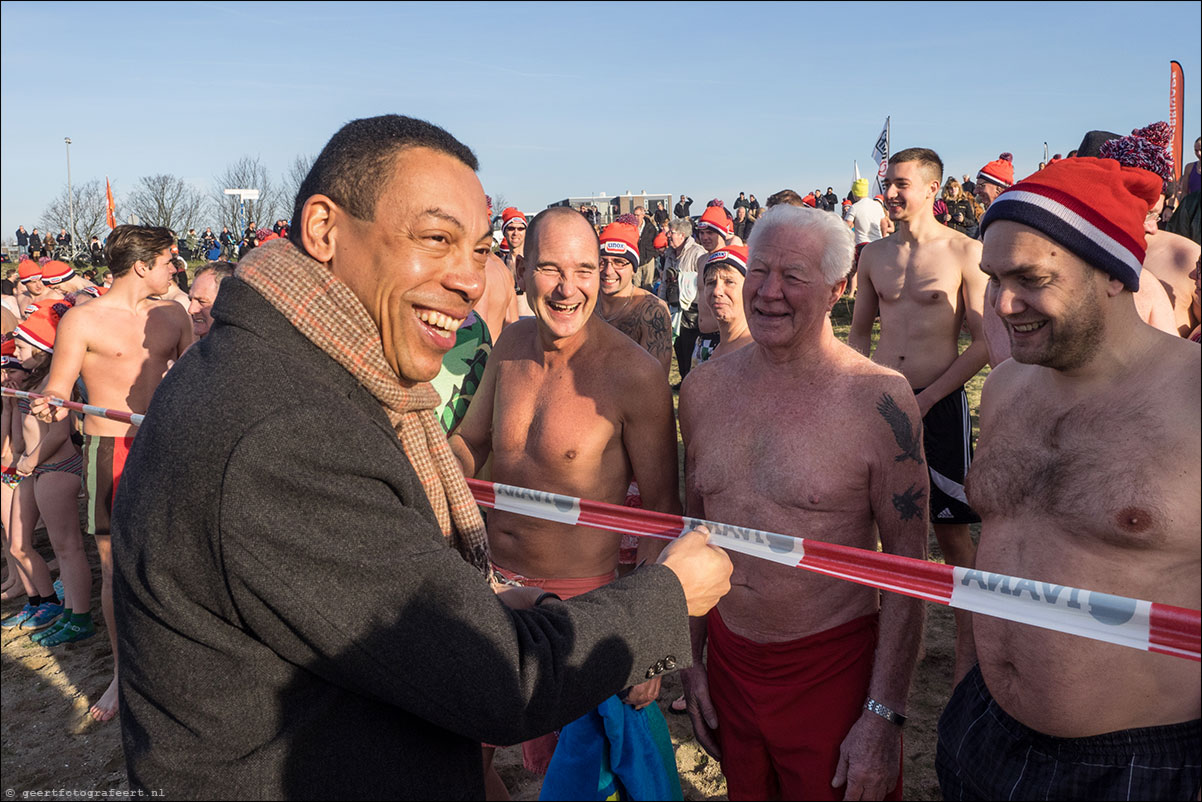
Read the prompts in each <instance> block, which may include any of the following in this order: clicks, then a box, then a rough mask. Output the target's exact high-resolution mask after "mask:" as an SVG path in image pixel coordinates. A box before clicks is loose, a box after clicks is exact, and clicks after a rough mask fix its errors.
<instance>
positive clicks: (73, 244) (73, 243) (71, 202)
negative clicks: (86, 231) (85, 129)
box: [63, 136, 79, 252]
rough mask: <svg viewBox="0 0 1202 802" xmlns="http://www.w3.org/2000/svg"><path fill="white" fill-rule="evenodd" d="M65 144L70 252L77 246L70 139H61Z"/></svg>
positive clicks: (66, 137)
mask: <svg viewBox="0 0 1202 802" xmlns="http://www.w3.org/2000/svg"><path fill="white" fill-rule="evenodd" d="M63 141H64V142H66V143H67V208H68V209H70V210H71V251H72V252H74V251H75V248H76V246H78V245H79V243H77V242H76V241H75V195H74V193H72V192H71V137H69V136H65V137H63Z"/></svg>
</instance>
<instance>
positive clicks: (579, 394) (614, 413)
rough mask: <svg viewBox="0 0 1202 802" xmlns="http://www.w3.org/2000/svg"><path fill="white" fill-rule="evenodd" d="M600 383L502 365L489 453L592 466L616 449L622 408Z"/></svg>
mask: <svg viewBox="0 0 1202 802" xmlns="http://www.w3.org/2000/svg"><path fill="white" fill-rule="evenodd" d="M610 395H611V394H610V393H609V392H607V391H606V390H605V387H604V382H602V381H598V380H595V379H593V378H591V377H588V376H581V375H580V374H579V373H578V372H572V371H567V370H562V371H552V372H545V371H543V370H542V369H541V367H531V366H530V363H527V362H521V361H514V362H510V363H506V364H504V365H502V367H501V368H500V370H499V371H498V374H497V389H496V399H497V401H496V403H495V404H494V412H493V451H494V452H496V453H497V455H498V457H499V458H501V459H511V458H519V459H527V460H534V461H535V462H537V463H539V464H541V465H543V466H547V467H554V466H556V465H560V466H563V467H564V468H570V467H572V466H577V465H585V466H587V465H597V464H598V463H599V462H600V461H601V460H602V459H603V458H604V457H605V456H606V455H607V454H609V453H610V452H613V451H619V452H620V451H621V434H622V425H621V410H620V408H619V407H618V405H617V404H616V402H615V400H614V399H612V398H611V397H610Z"/></svg>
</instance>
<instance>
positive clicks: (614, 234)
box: [601, 222, 639, 267]
mask: <svg viewBox="0 0 1202 802" xmlns="http://www.w3.org/2000/svg"><path fill="white" fill-rule="evenodd" d="M601 254H602V255H604V256H620V257H622V258H623V259H626V260H627V261H628V262H630V263H631V264H632V265H634V266H635V267H638V266H639V230H638V229H637V228H635V227H634V226H632V225H630V224H629V223H624V222H619V223H610V224H609V225H607V226H606V227H605V229H604V230H602V232H601Z"/></svg>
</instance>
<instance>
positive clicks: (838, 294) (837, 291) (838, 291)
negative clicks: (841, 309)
mask: <svg viewBox="0 0 1202 802" xmlns="http://www.w3.org/2000/svg"><path fill="white" fill-rule="evenodd" d="M846 289H847V277H846V276H844V277H843V278H841V279H839V280H838V281H837V282H836V283H835V286H834V287H831V298H830V300H829V301H828V302H827V304H826V311H827V313H828V314H829V313H830V311H831V310H832V309H834V308H835V304H836V303H838V302H839V299H840V298H842V297H843V291H844V290H846Z"/></svg>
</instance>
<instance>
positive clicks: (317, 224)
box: [299, 195, 347, 264]
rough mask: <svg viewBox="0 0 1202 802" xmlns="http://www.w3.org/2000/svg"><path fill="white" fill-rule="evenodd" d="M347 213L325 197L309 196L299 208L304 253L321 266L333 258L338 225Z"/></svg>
mask: <svg viewBox="0 0 1202 802" xmlns="http://www.w3.org/2000/svg"><path fill="white" fill-rule="evenodd" d="M346 215H347V212H346V211H345V210H343V209H342V208H340V207H339V206H338V204H336V203H334V201H332V200H330V198H329V197H327V196H325V195H310V196H309V199H308V200H307V201H305V205H304V206H303V207H302V208H301V214H300V222H299V225H300V236H301V245H303V246H304V249H305V252H306V253H308V254H309V255H310V256H312V257H313V258H314V259H316V260H317V261H319V262H321V263H323V264H329V262H330V261H332V260H333V258H334V251H335V242H336V240H337V237H338V223H339V222H340V221H342V220H343V219H345V218H346Z"/></svg>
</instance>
